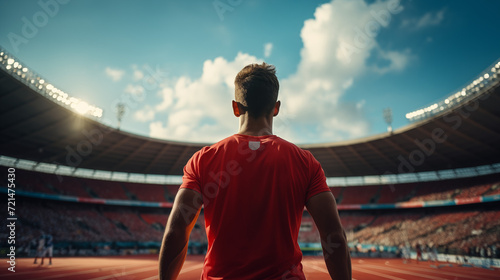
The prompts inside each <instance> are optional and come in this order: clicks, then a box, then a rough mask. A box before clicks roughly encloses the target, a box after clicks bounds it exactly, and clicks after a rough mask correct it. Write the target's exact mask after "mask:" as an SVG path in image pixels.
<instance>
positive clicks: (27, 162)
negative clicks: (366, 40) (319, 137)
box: [0, 49, 500, 279]
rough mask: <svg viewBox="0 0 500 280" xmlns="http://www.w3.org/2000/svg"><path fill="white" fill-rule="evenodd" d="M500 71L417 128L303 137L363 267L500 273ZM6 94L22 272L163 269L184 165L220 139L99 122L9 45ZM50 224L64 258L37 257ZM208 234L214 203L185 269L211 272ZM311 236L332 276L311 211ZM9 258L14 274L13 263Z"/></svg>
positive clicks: (476, 80)
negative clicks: (43, 264) (341, 137)
mask: <svg viewBox="0 0 500 280" xmlns="http://www.w3.org/2000/svg"><path fill="white" fill-rule="evenodd" d="M499 76H500V61H495V62H494V63H493V64H492V65H491V66H490V67H488V68H487V69H485V70H484V71H483V72H482V73H479V74H478V75H477V77H472V78H473V80H472V82H471V83H470V84H468V85H467V86H465V87H464V88H463V89H462V90H461V91H459V92H457V93H454V94H453V95H451V96H449V97H447V98H446V99H445V100H443V101H440V102H437V103H435V104H432V105H430V106H429V107H426V108H422V109H420V110H417V111H415V112H410V113H408V114H407V118H408V119H410V120H411V121H412V122H411V124H409V125H407V126H405V127H403V128H400V129H396V130H394V131H390V132H387V133H382V134H378V135H373V136H370V137H367V138H362V139H356V140H351V141H344V142H334V143H326V144H310V145H301V147H302V148H304V149H307V150H309V151H311V153H312V154H313V155H314V156H315V158H316V159H317V160H318V161H319V162H320V163H321V165H322V167H323V169H324V171H325V174H326V176H327V178H328V179H327V181H328V184H329V186H330V189H331V191H332V193H333V194H334V196H335V198H336V200H337V203H338V209H339V211H340V216H341V220H342V224H343V226H344V228H345V230H346V232H347V235H348V240H349V245H350V248H351V255H352V257H353V278H355V279H462V278H456V277H457V276H461V277H464V278H463V279H498V278H497V277H498V274H497V273H498V267H500V261H499V258H500V256H499V250H498V246H500V210H499V209H500V208H499V206H500V204H499V203H500V163H499V160H498V159H499V158H500V146H499V145H498V143H500V130H499V128H500V109H499V108H500V87H499V85H500V77H499ZM0 100H1V102H0V104H1V105H0V106H1V112H2V113H1V114H2V125H1V129H0V133H1V140H0V141H1V142H2V143H1V150H0V154H1V156H0V164H1V165H2V170H3V172H2V174H3V176H4V177H5V178H7V177H8V175H7V174H15V181H14V180H12V181H6V180H3V184H2V186H1V191H2V193H5V194H6V195H4V197H7V196H8V197H10V198H11V200H9V201H12V202H15V203H13V204H11V203H10V202H9V205H7V200H6V199H4V200H3V201H2V205H3V209H7V208H8V207H9V208H8V209H9V216H8V217H7V219H4V220H2V228H4V229H5V228H8V227H7V226H8V225H9V224H11V223H12V222H14V224H15V234H14V237H12V236H13V234H12V233H9V232H8V231H2V238H1V240H2V256H6V255H7V256H9V255H8V254H9V252H10V253H11V254H12V251H10V250H12V249H11V248H12V247H10V245H9V244H11V243H8V240H9V234H10V236H11V237H12V238H14V239H15V245H16V246H15V260H16V261H17V262H18V266H17V270H18V271H20V272H19V273H18V274H17V276H18V277H24V278H18V279H35V278H36V279H52V278H66V277H71V278H74V279H111V278H113V279H122V278H123V279H155V277H157V276H156V273H157V272H156V270H157V267H156V258H157V254H158V250H159V247H160V242H161V239H162V235H163V231H164V227H165V224H166V220H167V218H168V215H169V212H170V209H171V207H172V203H173V200H174V198H175V195H176V192H177V190H178V186H179V184H180V182H181V179H180V176H181V175H182V174H183V166H184V165H185V164H186V162H187V161H188V159H189V158H190V157H191V156H192V155H193V153H194V152H196V151H198V150H199V149H201V148H202V147H203V146H205V145H210V143H207V144H199V143H196V144H195V143H188V142H172V141H165V140H159V139H154V138H148V137H144V136H140V135H136V134H132V133H128V132H125V131H121V130H120V129H117V128H113V127H110V126H107V125H105V124H103V123H101V122H100V121H99V116H100V115H101V114H102V110H101V109H99V108H97V107H95V106H91V105H88V104H87V103H85V102H84V101H82V100H78V99H75V98H72V97H70V96H69V95H68V94H67V93H65V92H63V91H61V90H59V89H58V88H57V87H56V85H53V84H50V83H49V82H48V81H46V80H44V79H43V77H42V76H41V75H39V74H37V73H36V72H34V71H32V70H31V69H30V68H29V65H27V64H24V63H23V62H21V61H19V60H18V59H17V58H16V57H15V56H13V55H12V54H10V53H8V52H7V51H6V50H4V49H0ZM9 178H10V177H9ZM13 184H15V186H14V185H13ZM11 206H12V207H11ZM9 218H10V219H9ZM11 230H12V228H11ZM41 234H51V235H52V236H53V238H54V241H55V243H54V256H55V261H54V262H55V265H54V266H53V267H52V268H51V269H41V270H40V269H37V267H36V266H32V265H31V262H32V258H33V257H34V256H35V254H36V240H37V238H38V237H39V236H40V235H41ZM206 242H207V241H206V235H205V229H204V221H203V213H202V214H201V215H200V217H199V219H198V221H197V223H196V225H195V228H194V229H193V231H192V233H191V236H190V242H189V249H188V252H189V257H188V262H187V263H186V264H185V265H184V268H183V271H182V272H181V279H197V278H198V277H199V273H200V271H201V262H202V259H203V254H204V253H205V252H206V246H207V243H206ZM242 242H244V241H242ZM299 244H300V245H301V249H302V250H303V254H304V256H305V259H304V271H305V273H306V276H307V277H308V278H311V279H327V278H325V277H327V272H326V268H325V267H324V263H322V258H321V257H319V256H318V255H321V245H320V243H319V233H318V231H317V229H316V227H315V225H314V222H313V220H312V218H311V217H310V216H309V215H308V213H307V211H304V214H303V218H302V225H301V230H300V234H299ZM417 244H419V245H421V246H422V247H424V248H427V246H428V245H430V246H434V247H435V248H437V252H438V259H439V263H440V264H439V268H440V269H439V271H438V270H436V269H434V270H432V269H430V266H429V264H430V261H429V256H430V250H429V249H423V250H424V253H423V260H421V264H420V265H418V264H415V263H414V262H413V263H409V264H408V266H407V267H406V268H404V267H402V266H401V264H402V260H401V259H400V258H401V256H402V250H403V249H404V248H405V247H411V249H410V252H411V258H412V259H413V261H415V258H416V252H415V246H416V245H417ZM81 257H86V258H85V261H83V262H82V261H81V260H79V258H81ZM88 257H92V258H88ZM94 258H95V259H94ZM123 262H127V265H124V264H123ZM143 262H144V263H143ZM146 262H147V263H146ZM422 263H424V264H425V266H423V265H422ZM69 264H71V265H69ZM7 265H8V260H7ZM79 265H81V266H79ZM71 266H73V268H74V269H71ZM2 267H5V269H2V272H1V274H2V275H6V273H8V272H6V271H7V267H6V262H5V261H4V262H3V265H2ZM435 268H437V267H435ZM35 275H38V276H35ZM182 277H184V278H182ZM401 277H403V278H401ZM420 277H423V278H420ZM449 277H452V278H449ZM453 277H454V278H453Z"/></svg>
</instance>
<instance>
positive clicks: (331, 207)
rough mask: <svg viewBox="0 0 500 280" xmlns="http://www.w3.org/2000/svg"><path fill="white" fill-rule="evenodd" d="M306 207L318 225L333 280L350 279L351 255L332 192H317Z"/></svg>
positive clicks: (326, 261)
mask: <svg viewBox="0 0 500 280" xmlns="http://www.w3.org/2000/svg"><path fill="white" fill-rule="evenodd" d="M306 207H307V211H309V213H310V214H311V216H312V217H313V219H314V222H315V223H316V226H317V227H318V230H319V234H320V237H321V246H322V247H323V255H324V258H325V263H326V267H327V268H328V272H329V273H330V277H332V279H335V280H351V278H352V271H351V256H350V254H349V247H348V246H347V238H346V235H345V232H344V229H343V228H342V224H341V223H340V217H339V214H338V211H337V203H336V202H335V198H334V197H333V194H332V193H331V192H322V193H319V194H317V195H315V196H313V197H311V198H310V199H309V200H308V201H307V203H306Z"/></svg>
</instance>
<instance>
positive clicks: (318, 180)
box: [306, 154, 330, 202]
mask: <svg viewBox="0 0 500 280" xmlns="http://www.w3.org/2000/svg"><path fill="white" fill-rule="evenodd" d="M310 157H311V159H310V160H311V169H310V170H311V180H310V184H309V188H308V189H307V195H306V202H307V201H308V200H309V198H311V197H313V196H315V195H317V194H318V193H322V192H329V191H330V188H329V187H328V185H327V184H326V177H325V172H324V171H323V168H321V164H320V163H319V162H318V161H317V160H316V159H315V158H314V157H313V155H312V154H310Z"/></svg>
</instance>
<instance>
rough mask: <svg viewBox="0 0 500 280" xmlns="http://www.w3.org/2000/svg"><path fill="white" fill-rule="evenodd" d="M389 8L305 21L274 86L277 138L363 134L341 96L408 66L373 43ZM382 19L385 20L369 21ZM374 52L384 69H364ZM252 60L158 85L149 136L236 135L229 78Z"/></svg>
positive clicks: (208, 64)
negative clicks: (369, 78) (288, 68)
mask: <svg viewBox="0 0 500 280" xmlns="http://www.w3.org/2000/svg"><path fill="white" fill-rule="evenodd" d="M389 2H390V1H375V2H374V3H372V4H366V3H365V2H364V1H363V0H335V1H332V2H331V3H327V4H323V5H321V6H319V7H318V8H317V9H316V11H315V13H314V18H312V19H309V20H306V21H305V22H304V26H303V28H302V30H301V33H300V34H301V38H302V41H303V44H304V47H303V48H302V50H301V61H300V63H299V65H298V67H297V72H296V73H294V74H292V75H290V76H289V77H287V78H284V79H282V80H281V81H280V82H281V90H280V100H281V101H282V107H281V112H280V115H279V116H278V117H277V118H276V119H275V122H274V132H275V133H276V134H277V135H280V136H282V137H284V138H286V139H289V140H291V141H294V142H302V143H304V142H327V141H338V140H345V139H350V138H357V137H362V136H365V135H367V134H368V132H369V122H368V120H367V119H366V117H365V115H364V102H365V101H364V100H362V101H358V102H347V101H344V100H343V99H342V97H343V95H344V94H345V92H346V90H347V89H348V88H350V87H352V86H353V85H354V82H355V80H356V78H357V77H358V76H360V75H361V74H363V73H365V72H367V71H369V72H375V73H380V74H384V73H388V72H390V71H399V70H402V69H404V67H405V66H406V65H407V62H408V59H409V52H408V51H404V52H398V51H394V50H384V49H381V48H380V47H379V46H378V44H377V43H376V40H375V39H376V36H377V34H378V32H379V30H380V29H382V28H384V27H386V26H388V25H389V24H390V21H391V17H394V16H396V15H394V14H390V13H389V12H388V8H387V7H388V3H389ZM401 9H402V8H401ZM382 14H384V15H388V17H387V16H386V17H385V18H382V19H381V18H380V17H379V18H376V16H379V15H382ZM374 15H376V16H374ZM381 21H382V22H381ZM377 24H378V27H377ZM272 46H273V45H272V44H271V43H268V44H266V45H265V47H264V56H265V57H267V55H271V52H272ZM374 49H375V50H376V52H373V50H374ZM346 51H347V52H346ZM373 53H375V54H376V55H378V56H379V59H383V60H384V61H385V62H387V63H385V66H384V67H373V66H369V65H367V63H366V61H367V59H368V58H369V57H370V56H371V55H372V54H373ZM259 62H261V60H259V59H257V58H256V57H254V56H251V55H249V54H244V53H238V55H237V56H236V57H235V58H234V59H233V60H226V59H225V58H222V57H217V58H215V59H213V60H206V61H205V62H204V64H203V72H202V75H201V77H199V78H196V79H192V78H190V77H187V76H182V77H179V78H177V79H176V80H175V81H173V82H170V83H169V85H162V88H161V90H160V91H159V92H158V94H159V96H160V97H161V99H162V101H161V102H159V103H158V105H156V106H155V107H154V110H155V112H156V113H158V114H160V113H161V114H165V115H166V119H167V121H166V122H162V121H154V122H151V123H150V125H149V128H150V136H152V137H157V138H167V139H172V140H180V141H194V142H215V141H218V140H220V139H222V138H223V137H226V136H228V135H231V134H233V133H235V132H236V131H237V128H238V120H237V119H236V118H235V117H233V114H232V110H231V100H232V99H233V98H234V84H233V82H234V77H235V76H236V74H237V73H238V71H239V70H241V68H243V67H244V66H245V65H247V64H249V63H259ZM278 71H279V69H278ZM146 117H150V115H147V116H146Z"/></svg>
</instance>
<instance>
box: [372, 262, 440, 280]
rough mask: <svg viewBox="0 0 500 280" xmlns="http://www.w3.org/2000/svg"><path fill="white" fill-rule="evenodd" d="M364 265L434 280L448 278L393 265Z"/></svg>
mask: <svg viewBox="0 0 500 280" xmlns="http://www.w3.org/2000/svg"><path fill="white" fill-rule="evenodd" d="M363 267H368V268H372V269H378V270H384V271H388V272H397V273H401V274H408V275H411V276H418V277H422V278H427V279H433V280H446V278H441V277H435V276H430V275H425V274H422V273H413V272H411V271H407V270H401V269H397V268H393V267H390V268H389V267H383V266H378V265H371V264H364V265H363Z"/></svg>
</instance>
